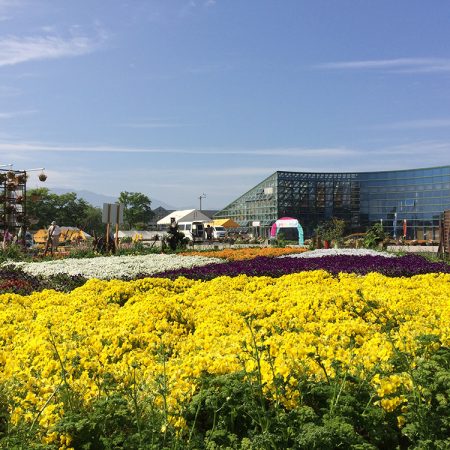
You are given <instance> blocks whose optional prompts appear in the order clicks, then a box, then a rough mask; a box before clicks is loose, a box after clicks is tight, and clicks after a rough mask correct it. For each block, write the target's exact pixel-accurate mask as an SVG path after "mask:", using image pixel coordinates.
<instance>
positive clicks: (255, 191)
mask: <svg viewBox="0 0 450 450" xmlns="http://www.w3.org/2000/svg"><path fill="white" fill-rule="evenodd" d="M447 209H450V166H443V167H432V168H424V169H408V170H395V171H384V172H346V173H310V172H285V171H277V172H275V173H273V174H272V175H270V176H269V177H268V178H266V179H265V180H264V181H262V182H261V183H259V184H258V185H257V186H255V187H253V188H252V189H250V190H249V191H248V192H246V193H245V194H243V195H242V196H241V197H239V198H238V199H236V200H235V201H233V202H232V203H230V204H229V205H228V206H226V207H225V208H224V209H222V210H221V211H219V212H218V213H217V214H216V215H215V216H214V219H225V218H230V219H233V220H235V221H236V222H238V223H239V225H240V226H243V227H250V226H252V224H253V223H254V222H259V223H260V226H261V229H262V230H266V231H265V234H266V235H267V234H268V233H269V229H270V227H271V226H272V225H273V223H274V222H275V221H276V220H277V219H279V218H280V217H284V216H288V217H293V218H295V219H297V220H298V221H299V223H300V224H301V226H302V227H303V230H304V233H305V238H308V237H310V236H311V235H312V234H313V232H314V229H315V228H316V227H317V226H318V225H319V224H320V223H321V222H324V221H327V220H329V219H331V218H332V217H337V218H340V219H343V220H345V222H346V224H347V228H348V231H349V232H361V231H365V230H366V229H367V228H368V227H370V226H371V225H373V224H374V223H376V222H379V223H381V224H382V225H383V228H384V229H385V231H386V232H388V233H389V234H390V235H391V236H393V237H400V236H403V235H405V236H406V238H407V239H418V240H438V239H439V221H440V219H441V216H442V213H443V211H444V210H447Z"/></svg>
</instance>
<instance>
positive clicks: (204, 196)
mask: <svg viewBox="0 0 450 450" xmlns="http://www.w3.org/2000/svg"><path fill="white" fill-rule="evenodd" d="M202 198H206V194H205V193H204V192H203V194H200V196H199V197H198V199H199V200H200V211H201V210H202Z"/></svg>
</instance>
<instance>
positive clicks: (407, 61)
mask: <svg viewBox="0 0 450 450" xmlns="http://www.w3.org/2000/svg"><path fill="white" fill-rule="evenodd" d="M315 68H318V69H332V70H382V71H389V72H397V73H434V72H450V59H448V58H397V59H375V60H361V61H336V62H328V63H323V64H319V65H317V66H315Z"/></svg>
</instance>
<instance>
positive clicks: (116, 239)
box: [115, 218, 119, 248]
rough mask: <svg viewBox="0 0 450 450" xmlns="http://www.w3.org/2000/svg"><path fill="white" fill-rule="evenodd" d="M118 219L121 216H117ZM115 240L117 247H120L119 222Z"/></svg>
mask: <svg viewBox="0 0 450 450" xmlns="http://www.w3.org/2000/svg"><path fill="white" fill-rule="evenodd" d="M117 220H119V218H117ZM115 242H116V248H119V222H117V223H116V237H115Z"/></svg>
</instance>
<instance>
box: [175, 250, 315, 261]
mask: <svg viewBox="0 0 450 450" xmlns="http://www.w3.org/2000/svg"><path fill="white" fill-rule="evenodd" d="M306 251H307V249H306V248H293V247H285V248H278V247H261V248H260V247H251V248H226V249H223V250H213V251H209V252H186V253H182V255H186V256H206V257H210V258H222V259H227V260H228V261H241V260H243V259H253V258H256V257H257V256H269V257H273V258H274V257H276V256H282V255H289V254H292V253H303V252H306Z"/></svg>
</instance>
